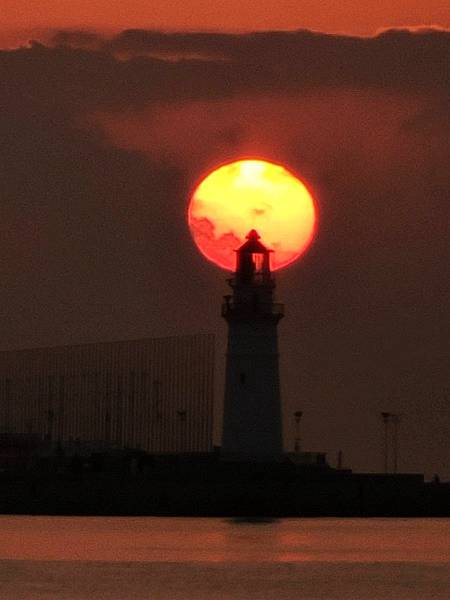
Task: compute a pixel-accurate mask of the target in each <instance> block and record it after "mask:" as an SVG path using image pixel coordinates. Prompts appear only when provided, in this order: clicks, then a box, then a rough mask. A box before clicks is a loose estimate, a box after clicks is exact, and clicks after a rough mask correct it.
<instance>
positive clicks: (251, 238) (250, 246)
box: [237, 229, 272, 254]
mask: <svg viewBox="0 0 450 600" xmlns="http://www.w3.org/2000/svg"><path fill="white" fill-rule="evenodd" d="M245 237H246V239H247V240H248V241H247V242H244V243H243V244H242V246H241V247H240V248H238V249H237V252H239V253H241V252H245V253H249V254H267V252H272V250H269V249H268V248H266V246H264V244H262V243H261V242H260V241H259V240H260V239H261V236H260V235H259V233H258V232H257V231H256V229H251V230H250V231H249V232H248V234H247V235H246V236H245Z"/></svg>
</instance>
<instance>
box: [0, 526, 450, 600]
mask: <svg viewBox="0 0 450 600" xmlns="http://www.w3.org/2000/svg"><path fill="white" fill-rule="evenodd" d="M49 599H55V600H96V599H99V600H100V599H101V600H141V599H142V600H144V599H149V600H150V599H151V600H185V599H190V600H219V599H220V600H248V599H254V600H266V599H267V600H269V599H270V600H291V599H292V600H294V599H295V600H325V599H326V600H341V599H342V600H344V599H345V600H390V599H392V600H394V599H395V600H416V599H417V600H428V599H429V600H441V599H442V600H449V599H450V520H446V519H280V520H270V519H267V520H246V519H200V518H152V517H143V518H130V517H123V518H115V517H114V518H105V517H101V518H98V517H88V518H85V517H39V516H36V517H24V516H17V517H10V516H3V517H0V600H49Z"/></svg>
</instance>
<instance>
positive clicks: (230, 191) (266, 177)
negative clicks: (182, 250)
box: [189, 160, 316, 270]
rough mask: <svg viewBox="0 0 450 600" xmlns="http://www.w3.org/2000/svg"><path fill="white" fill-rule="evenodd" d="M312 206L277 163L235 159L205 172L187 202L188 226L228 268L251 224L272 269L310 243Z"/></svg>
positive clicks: (205, 251) (304, 190)
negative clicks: (269, 259)
mask: <svg viewBox="0 0 450 600" xmlns="http://www.w3.org/2000/svg"><path fill="white" fill-rule="evenodd" d="M315 225H316V211H315V207H314V202H313V199H312V196H311V194H310V192H309V191H308V189H307V188H306V186H305V185H304V184H303V183H302V182H301V181H300V179H298V178H297V177H295V176H294V175H293V174H292V173H290V172H289V171H288V170H287V169H285V168H284V167H282V166H281V165H277V164H274V163H271V162H267V161H263V160H239V161H236V162H233V163H229V164H226V165H223V166H221V167H219V168H217V169H216V170H214V171H212V172H211V173H210V174H209V175H207V176H206V177H205V178H204V179H203V180H202V182H201V183H200V184H199V185H198V187H197V188H196V189H195V191H194V193H193V195H192V198H191V201H190V205H189V227H190V229H191V233H192V236H193V238H194V240H195V242H196V244H197V246H198V248H199V249H200V251H201V252H202V253H203V254H204V255H205V256H206V258H208V259H209V260H211V261H212V262H214V263H215V264H217V265H219V266H220V267H222V268H224V269H227V270H233V269H234V266H235V254H234V250H236V249H237V248H238V247H239V246H240V245H241V244H243V243H244V241H245V237H246V235H247V233H248V232H249V230H250V229H256V230H257V231H258V233H259V234H260V236H261V241H262V242H263V243H264V245H265V246H267V247H268V248H269V249H271V250H273V251H274V253H273V254H272V258H271V261H272V262H271V268H272V270H276V269H280V268H282V267H285V266H286V265H288V264H290V263H292V262H293V261H294V260H296V259H297V258H298V257H299V256H300V255H301V254H302V253H303V252H304V251H305V250H306V248H307V247H308V245H309V244H310V242H311V240H312V238H313V235H314V230H315Z"/></svg>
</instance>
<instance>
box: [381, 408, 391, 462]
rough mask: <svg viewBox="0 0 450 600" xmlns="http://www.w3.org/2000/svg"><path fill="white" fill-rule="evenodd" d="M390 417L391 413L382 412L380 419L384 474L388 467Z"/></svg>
mask: <svg viewBox="0 0 450 600" xmlns="http://www.w3.org/2000/svg"><path fill="white" fill-rule="evenodd" d="M390 417H391V413H388V412H382V413H381V418H382V420H383V425H384V449H383V451H384V472H385V473H387V472H388V467H389V420H390Z"/></svg>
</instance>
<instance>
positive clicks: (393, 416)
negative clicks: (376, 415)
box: [381, 412, 402, 473]
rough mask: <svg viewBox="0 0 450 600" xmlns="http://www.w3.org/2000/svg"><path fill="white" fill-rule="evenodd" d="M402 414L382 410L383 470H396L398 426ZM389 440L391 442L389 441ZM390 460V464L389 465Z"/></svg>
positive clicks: (386, 471)
mask: <svg viewBox="0 0 450 600" xmlns="http://www.w3.org/2000/svg"><path fill="white" fill-rule="evenodd" d="M401 417H402V415H400V414H398V413H390V412H382V413H381V419H382V421H383V426H384V444H383V446H384V448H383V455H384V472H385V473H389V471H390V469H391V470H392V473H397V471H398V427H399V425H400V421H401ZM389 442H391V444H390V443H389ZM390 446H391V447H392V461H390V460H389V459H390V458H391V453H390ZM390 462H391V465H390Z"/></svg>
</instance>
